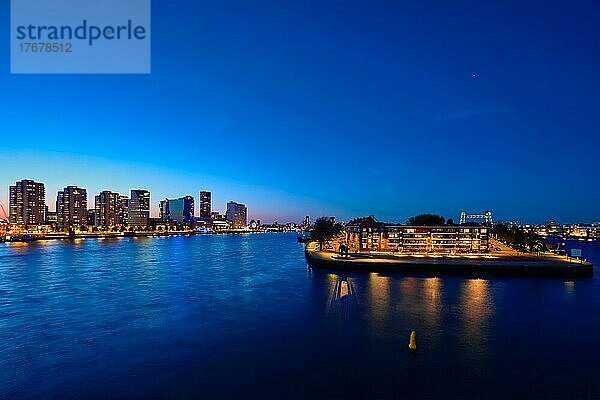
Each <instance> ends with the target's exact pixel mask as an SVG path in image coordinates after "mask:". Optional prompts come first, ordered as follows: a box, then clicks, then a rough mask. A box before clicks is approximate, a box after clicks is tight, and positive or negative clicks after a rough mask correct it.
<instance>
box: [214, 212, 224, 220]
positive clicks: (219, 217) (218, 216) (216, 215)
mask: <svg viewBox="0 0 600 400" xmlns="http://www.w3.org/2000/svg"><path fill="white" fill-rule="evenodd" d="M210 219H211V220H213V221H225V220H226V218H225V215H223V214H221V213H220V212H218V211H211V212H210Z"/></svg>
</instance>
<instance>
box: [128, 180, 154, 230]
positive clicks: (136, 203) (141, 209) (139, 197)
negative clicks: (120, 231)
mask: <svg viewBox="0 0 600 400" xmlns="http://www.w3.org/2000/svg"><path fill="white" fill-rule="evenodd" d="M149 222H150V192H149V191H148V190H142V189H134V190H132V191H131V199H130V200H129V221H128V223H129V226H133V227H145V226H148V224H149Z"/></svg>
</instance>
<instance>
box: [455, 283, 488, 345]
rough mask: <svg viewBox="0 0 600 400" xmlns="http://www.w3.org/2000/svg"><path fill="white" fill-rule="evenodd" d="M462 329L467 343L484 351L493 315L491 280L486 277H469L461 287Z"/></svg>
mask: <svg viewBox="0 0 600 400" xmlns="http://www.w3.org/2000/svg"><path fill="white" fill-rule="evenodd" d="M460 302H461V318H462V322H463V327H462V331H463V334H464V338H465V341H466V344H467V345H468V346H469V347H470V348H471V349H472V350H475V351H483V350H484V346H485V343H486V342H487V340H488V336H489V326H488V324H489V319H490V316H491V315H492V309H493V304H492V299H491V296H490V282H489V281H488V280H484V279H467V280H465V282H464V283H463V285H462V288H461V300H460Z"/></svg>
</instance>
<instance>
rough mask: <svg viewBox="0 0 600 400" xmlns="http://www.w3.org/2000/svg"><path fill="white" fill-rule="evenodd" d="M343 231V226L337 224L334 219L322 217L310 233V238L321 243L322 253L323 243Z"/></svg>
mask: <svg viewBox="0 0 600 400" xmlns="http://www.w3.org/2000/svg"><path fill="white" fill-rule="evenodd" d="M342 230H343V227H342V224H340V223H337V224H336V223H335V222H334V219H333V218H330V217H321V218H318V219H317V220H316V221H315V224H314V225H313V227H312V230H311V231H310V238H311V239H312V240H314V241H316V242H318V243H319V250H320V251H322V250H323V243H325V241H327V240H329V239H332V238H334V237H336V236H337V235H339V234H340V233H341V232H342Z"/></svg>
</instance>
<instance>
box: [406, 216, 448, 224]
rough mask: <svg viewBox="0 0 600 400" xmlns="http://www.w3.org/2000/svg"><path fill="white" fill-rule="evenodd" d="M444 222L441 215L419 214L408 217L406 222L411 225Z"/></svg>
mask: <svg viewBox="0 0 600 400" xmlns="http://www.w3.org/2000/svg"><path fill="white" fill-rule="evenodd" d="M445 222H446V220H445V219H444V217H442V216H441V215H436V214H419V215H416V216H414V217H410V218H409V219H408V221H407V222H406V223H407V225H411V226H438V225H444V223H445Z"/></svg>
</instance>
